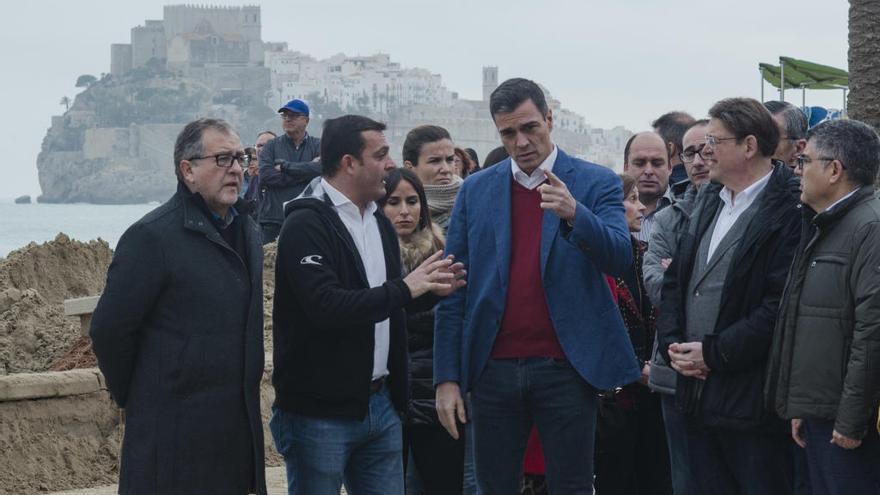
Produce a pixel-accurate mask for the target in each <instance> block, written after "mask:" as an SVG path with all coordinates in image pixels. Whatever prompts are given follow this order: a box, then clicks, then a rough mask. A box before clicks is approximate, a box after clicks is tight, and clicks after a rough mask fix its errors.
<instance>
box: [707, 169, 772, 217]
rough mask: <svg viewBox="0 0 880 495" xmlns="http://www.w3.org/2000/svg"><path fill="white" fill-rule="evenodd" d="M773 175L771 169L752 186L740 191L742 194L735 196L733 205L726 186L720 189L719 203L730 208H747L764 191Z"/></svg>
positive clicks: (731, 196) (732, 199)
mask: <svg viewBox="0 0 880 495" xmlns="http://www.w3.org/2000/svg"><path fill="white" fill-rule="evenodd" d="M771 175H773V169H772V168H771V169H770V171H769V172H767V175H765V176H764V177H761V178H760V179H758V180H757V181H756V182H755V183H754V184H752V185H750V186H749V187H747V188H745V189H743V190H742V192H740V193H738V194H737V195H736V198H735V201H736V204H734V198H733V195H732V194H731V191H730V189H728V187H727V186H724V187H723V188H722V189H721V192H719V193H718V195H719V196H720V197H721V201H723V202H724V204H725V205H727V206H728V207H730V208H739V207H740V206H741V205H742V206H745V207H746V208H748V206H749V205H751V204H752V201H754V200H755V198H756V197H758V195H759V194H761V191H763V190H764V187H765V186H766V185H767V183H768V182H770V176H771Z"/></svg>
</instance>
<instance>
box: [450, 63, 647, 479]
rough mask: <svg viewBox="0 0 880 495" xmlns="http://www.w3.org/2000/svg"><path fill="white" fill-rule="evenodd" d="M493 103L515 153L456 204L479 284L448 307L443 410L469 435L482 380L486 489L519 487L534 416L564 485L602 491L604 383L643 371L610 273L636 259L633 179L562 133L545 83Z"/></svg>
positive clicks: (472, 278) (528, 84) (458, 231)
mask: <svg viewBox="0 0 880 495" xmlns="http://www.w3.org/2000/svg"><path fill="white" fill-rule="evenodd" d="M489 110H490V112H491V114H492V117H493V119H494V121H495V125H496V127H497V128H498V132H499V134H500V136H501V140H502V142H503V144H504V147H505V148H506V149H507V151H508V153H510V159H507V160H505V161H503V162H501V163H499V164H498V165H497V166H495V167H493V168H491V169H489V170H487V171H485V172H480V173H478V174H475V175H473V176H472V177H470V178H468V180H467V181H465V183H464V185H463V186H462V188H461V190H460V192H459V195H458V198H457V201H456V204H455V207H454V209H453V211H452V219H451V222H450V225H449V231H448V237H447V243H446V250H447V252H448V254H452V255H454V256H455V257H456V259H457V260H458V261H461V262H464V264H465V265H466V266H467V269H468V285H467V286H466V287H465V288H464V289H460V290H459V291H457V292H456V293H454V294H453V295H452V296H450V297H448V298H446V299H445V300H443V301H442V302H441V303H440V305H439V306H438V307H437V313H436V320H437V323H436V335H435V340H434V383H435V386H436V387H437V409H438V412H439V415H440V420H441V422H442V423H443V425H444V427H445V428H446V429H447V430H448V431H449V433H450V435H452V436H453V437H454V438H458V433H459V428H460V427H461V423H464V422H466V421H467V420H468V418H467V415H466V413H465V409H464V403H463V401H462V397H461V396H462V393H466V392H471V398H472V401H473V404H472V406H473V407H472V411H470V416H471V418H470V420H471V421H473V432H474V433H473V434H474V455H475V460H476V461H475V462H476V474H477V483H478V485H479V486H480V489H481V492H482V493H484V494H504V495H507V494H510V493H519V482H520V477H521V474H522V473H521V471H522V462H523V452H524V450H525V446H526V441H527V438H528V435H529V430H530V429H531V426H532V424H533V423H534V424H535V425H536V427H537V429H538V434H539V436H540V438H541V442H542V446H543V449H544V456H545V460H546V464H547V481H548V484H549V487H550V491H551V493H565V494H582V493H592V477H593V470H592V465H593V439H594V430H595V422H596V410H597V391H598V390H603V389H612V388H614V387H617V386H622V385H624V384H627V383H632V382H634V381H636V380H637V379H638V378H639V376H640V369H641V364H640V363H639V362H638V361H637V359H636V357H635V353H634V352H633V349H632V346H631V344H630V341H629V338H628V337H627V334H626V330H625V328H624V324H623V321H622V319H621V317H620V313H619V311H618V310H617V307H616V306H615V304H614V301H613V300H612V297H611V293H610V290H609V288H608V284H607V282H606V280H605V274H609V275H618V274H622V273H623V272H624V271H625V270H626V269H627V268H628V267H629V265H630V264H631V263H632V254H631V252H632V248H631V244H630V239H629V232H628V230H627V226H626V222H625V221H624V214H623V191H622V188H621V183H620V179H619V178H618V177H617V176H616V175H615V174H614V173H613V172H612V171H611V170H609V169H607V168H604V167H601V166H598V165H595V164H592V163H588V162H585V161H582V160H579V159H576V158H573V157H570V156H568V155H566V154H565V153H564V152H563V151H562V150H560V149H558V148H557V147H556V146H555V145H554V144H553V141H552V140H551V138H550V131H551V130H552V128H553V115H552V112H551V110H550V109H549V108H548V106H547V102H546V100H545V98H544V93H543V91H542V90H541V89H540V87H538V85H537V84H535V83H534V82H532V81H529V80H526V79H510V80H508V81H506V82H504V83H503V84H501V85H500V86H499V87H498V88H497V89H496V90H495V91H494V92H493V93H492V96H491V99H490V103H489Z"/></svg>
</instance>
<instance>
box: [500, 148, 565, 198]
mask: <svg viewBox="0 0 880 495" xmlns="http://www.w3.org/2000/svg"><path fill="white" fill-rule="evenodd" d="M557 155H559V149H558V148H557V147H556V145H555V144H554V145H553V151H551V152H550V154H549V155H547V158H545V159H544V161H543V162H541V164H540V165H538V168H536V169H535V170H533V171H532V173H531V175H527V174H526V173H525V172H523V171H522V169H521V168H519V165H517V163H516V160H514V159H513V157H510V171H511V172H512V173H513V180H515V181H517V182H518V183H519V184H520V185H521V186H523V187H525V188H526V189H534V188H536V187H538V186H540V185H541V183H543V182H544V180H546V179H545V178H544V171H545V170H547V171H549V172H552V171H553V164H554V163H556V157H557Z"/></svg>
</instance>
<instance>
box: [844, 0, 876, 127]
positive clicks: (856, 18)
mask: <svg viewBox="0 0 880 495" xmlns="http://www.w3.org/2000/svg"><path fill="white" fill-rule="evenodd" d="M849 88H850V92H849V105H848V107H849V116H850V117H851V118H853V119H856V120H861V121H862V122H865V123H867V124H870V125H871V126H873V127H874V128H875V129H880V0H850V2H849Z"/></svg>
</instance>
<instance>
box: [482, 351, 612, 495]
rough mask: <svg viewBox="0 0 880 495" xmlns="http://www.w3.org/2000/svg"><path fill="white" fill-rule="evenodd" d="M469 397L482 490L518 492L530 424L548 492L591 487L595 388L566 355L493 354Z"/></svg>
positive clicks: (572, 492) (575, 493)
mask: <svg viewBox="0 0 880 495" xmlns="http://www.w3.org/2000/svg"><path fill="white" fill-rule="evenodd" d="M471 400H472V402H473V411H472V418H471V419H472V421H473V433H474V435H473V437H474V461H475V466H476V472H477V486H478V487H479V493H481V494H482V495H510V494H515V493H519V490H520V482H521V479H522V474H523V473H522V467H523V455H524V453H525V448H526V442H527V441H528V437H529V432H530V431H531V428H532V424H533V423H534V424H535V426H536V427H537V429H538V436H539V437H540V438H541V446H542V447H543V449H544V459H545V463H546V466H547V484H548V487H549V490H550V493H564V494H566V495H580V494H591V493H593V486H592V482H593V443H594V439H595V430H596V411H597V404H598V402H597V393H596V389H595V388H593V387H592V386H591V385H590V384H588V383H587V382H586V381H585V380H584V379H583V378H582V377H581V376H580V375H579V374H578V373H577V371H575V369H574V368H573V367H572V366H571V364H570V363H569V362H568V361H565V360H558V359H551V358H529V359H490V360H489V362H488V364H487V365H486V368H485V369H484V370H483V374H482V375H481V376H480V378H479V380H477V382H476V383H475V384H474V386H473V391H472V393H471Z"/></svg>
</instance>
